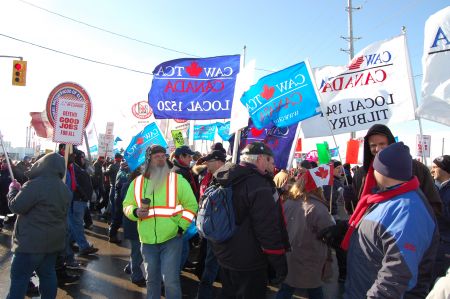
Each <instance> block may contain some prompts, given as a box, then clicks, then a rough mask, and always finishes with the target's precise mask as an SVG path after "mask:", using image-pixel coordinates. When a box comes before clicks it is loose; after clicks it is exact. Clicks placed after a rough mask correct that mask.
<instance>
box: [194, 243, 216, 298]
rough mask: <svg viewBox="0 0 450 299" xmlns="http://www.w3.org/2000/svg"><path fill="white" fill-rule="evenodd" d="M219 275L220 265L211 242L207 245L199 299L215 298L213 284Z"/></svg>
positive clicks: (199, 287)
mask: <svg viewBox="0 0 450 299" xmlns="http://www.w3.org/2000/svg"><path fill="white" fill-rule="evenodd" d="M217 273H219V264H218V263H217V259H216V256H215V255H214V252H213V251H212V246H211V242H210V241H207V243H206V258H205V268H204V269H203V273H202V277H201V279H200V284H199V286H198V294H197V299H209V298H213V283H214V280H216V277H217Z"/></svg>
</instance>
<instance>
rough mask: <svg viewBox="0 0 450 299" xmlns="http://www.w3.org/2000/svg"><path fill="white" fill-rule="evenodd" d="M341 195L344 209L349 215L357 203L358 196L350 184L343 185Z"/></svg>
mask: <svg viewBox="0 0 450 299" xmlns="http://www.w3.org/2000/svg"><path fill="white" fill-rule="evenodd" d="M343 197H344V207H345V211H346V212H347V214H349V215H351V214H353V211H354V210H355V207H356V205H357V204H358V198H357V196H356V194H355V191H354V190H353V187H352V186H344V192H343Z"/></svg>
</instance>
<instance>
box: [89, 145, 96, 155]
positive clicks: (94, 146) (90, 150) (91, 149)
mask: <svg viewBox="0 0 450 299" xmlns="http://www.w3.org/2000/svg"><path fill="white" fill-rule="evenodd" d="M89 152H91V154H92V153H96V152H98V146H97V145H93V146H90V147H89Z"/></svg>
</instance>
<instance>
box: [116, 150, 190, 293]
mask: <svg viewBox="0 0 450 299" xmlns="http://www.w3.org/2000/svg"><path fill="white" fill-rule="evenodd" d="M171 167H172V164H171V163H170V162H169V161H168V160H167V157H166V150H165V148H163V147H162V146H160V145H153V146H151V147H150V148H147V151H146V162H145V169H144V173H143V175H141V176H138V177H137V178H136V179H134V180H133V181H132V182H131V184H130V187H129V188H128V191H127V195H126V196H125V200H124V202H123V211H124V214H125V215H126V216H127V217H128V218H129V219H130V220H133V221H137V222H138V233H139V239H140V241H141V243H142V248H141V251H142V255H143V257H144V265H145V269H146V272H147V277H146V279H147V298H152V299H159V298H161V279H162V280H163V282H164V288H165V298H168V299H172V298H177V299H179V298H181V286H180V259H181V249H182V234H183V232H184V231H185V230H186V229H187V228H188V226H189V225H190V224H191V222H192V220H193V219H194V217H195V213H196V212H197V209H198V205H197V200H196V198H195V196H194V193H193V192H192V189H191V186H190V185H189V183H188V182H187V181H186V180H185V179H184V178H183V176H181V175H179V174H176V173H175V172H170V168H171Z"/></svg>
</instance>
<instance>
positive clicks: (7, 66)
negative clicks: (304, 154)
mask: <svg viewBox="0 0 450 299" xmlns="http://www.w3.org/2000/svg"><path fill="white" fill-rule="evenodd" d="M29 1H30V2H31V0H29ZM32 3H33V4H34V5H36V6H39V7H41V8H44V9H47V10H50V11H52V12H55V13H59V14H61V15H64V16H66V17H70V18H73V19H76V20H78V21H81V22H85V23H87V24H90V25H92V26H97V27H101V28H104V29H107V30H109V31H112V32H115V33H118V34H122V35H126V36H129V37H132V38H135V39H138V40H141V41H145V42H147V43H152V44H155V45H159V46H163V47H166V48H170V49H174V50H177V51H180V52H184V53H187V54H182V53H176V52H174V51H168V50H164V49H161V48H158V47H153V46H150V45H148V44H144V43H140V42H136V41H132V40H129V39H125V38H122V37H118V36H117V35H112V34H109V33H106V32H103V31H99V30H96V29H94V28H92V27H89V26H86V25H83V24H80V23H77V22H73V21H70V20H68V19H65V18H62V17H60V16H57V15H55V14H52V13H49V12H47V11H44V10H42V9H39V8H37V7H34V6H32V5H30V4H27V2H25V1H22V0H3V1H1V2H0V28H1V29H0V34H4V35H8V36H11V37H14V38H18V39H22V40H25V41H28V42H32V43H35V44H38V45H41V46H45V47H48V48H52V49H56V50H59V51H63V52H67V53H71V54H74V55H78V56H82V57H85V58H89V59H93V60H98V61H102V62H106V63H110V64H116V65H120V66H124V67H128V68H131V69H135V70H140V71H144V72H149V73H151V72H152V70H153V69H154V67H155V66H156V65H157V64H159V63H160V62H162V61H166V60H170V59H176V58H181V57H189V56H190V55H188V54H192V55H196V56H201V57H208V56H218V55H227V54H240V53H241V52H242V49H243V47H244V45H245V46H246V47H247V51H246V57H247V59H248V60H249V59H256V67H257V68H258V69H264V70H272V71H276V70H280V69H282V68H285V67H287V66H290V65H292V64H295V63H297V62H299V61H301V60H303V59H305V58H308V59H309V61H310V63H311V66H312V67H319V66H324V65H345V64H347V62H348V55H347V54H346V53H344V52H342V51H340V49H341V48H347V44H346V42H345V41H344V40H342V39H341V38H340V36H347V13H346V11H345V6H346V5H347V1H345V0H339V1H323V0H318V1H276V2H274V1H266V0H263V1H235V0H232V1H220V2H219V1H204V0H202V1H117V0H108V1H107V0H96V1H92V0H91V1H87V0H78V1H66V0H58V1H56V0H34V1H32ZM448 4H449V3H448V1H444V0H433V1H429V0H428V1H427V0H412V1H406V0H404V1H403V0H402V1H388V0H377V1H375V0H362V1H353V6H354V7H358V6H361V7H362V8H361V9H359V10H356V11H354V14H353V24H354V36H355V37H361V39H360V40H358V41H356V42H355V53H357V52H358V51H359V50H361V49H362V48H364V47H365V46H367V45H368V44H370V43H372V42H376V41H379V40H383V39H387V38H390V37H393V36H395V35H398V34H400V32H401V27H402V26H406V28H407V36H408V45H409V52H410V59H411V64H412V68H413V73H414V75H415V76H416V77H415V84H416V88H417V90H418V97H419V101H420V84H421V76H420V75H421V73H422V66H421V57H422V52H423V28H424V24H425V21H426V19H427V18H428V17H429V16H430V15H431V14H433V13H435V12H436V11H438V10H440V9H442V8H444V7H446V6H447V5H448ZM0 45H1V47H0V49H1V50H0V55H18V56H23V57H24V59H25V60H27V61H28V76H27V86H26V87H15V86H11V65H12V62H11V60H10V59H5V58H2V59H0V70H1V71H0V98H1V99H2V107H3V108H4V109H6V111H8V113H6V114H5V110H4V109H2V110H3V112H4V113H2V115H3V116H2V117H1V118H0V130H1V131H2V133H3V135H4V136H5V139H6V140H10V141H12V142H13V145H15V146H23V145H24V144H25V126H26V125H27V124H28V122H29V120H30V118H29V116H28V112H30V111H42V110H44V108H45V103H46V100H47V97H48V94H49V93H50V91H51V90H52V88H53V87H55V86H56V85H58V84H59V83H61V82H64V81H73V82H77V83H79V84H81V85H82V86H83V87H84V88H85V89H86V90H87V91H88V93H89V94H90V97H91V100H92V102H93V111H94V116H93V121H95V123H96V126H97V128H99V130H100V131H103V130H104V127H105V125H106V122H107V121H115V123H116V127H115V130H116V133H117V134H119V135H120V134H122V135H125V134H128V135H131V134H135V132H129V124H128V120H127V119H125V118H124V116H123V115H124V113H123V111H125V110H127V109H129V107H130V106H131V104H133V103H135V102H137V101H141V100H146V97H147V93H148V91H149V88H150V86H151V79H152V78H151V76H149V75H145V74H139V73H134V72H130V71H125V70H120V69H115V68H111V67H108V66H103V65H98V64H93V63H90V62H86V61H82V60H78V59H75V58H72V57H68V56H64V55H61V54H57V53H54V52H51V51H47V50H44V49H40V48H37V47H34V46H31V45H28V44H25V43H21V42H18V41H14V40H12V39H9V38H6V37H4V36H0ZM267 74H269V72H267V71H263V70H258V71H257V72H256V76H257V77H261V76H265V75H267ZM3 103H4V104H3ZM9 112H13V113H9ZM395 129H396V130H398V132H400V134H402V132H413V133H415V131H417V130H418V126H417V122H409V123H406V124H402V125H399V126H398V127H396V128H395ZM424 130H425V133H433V132H437V131H439V132H441V131H443V132H446V133H450V129H449V128H448V127H444V126H441V125H438V124H435V123H432V122H428V121H424ZM448 135H450V134H448Z"/></svg>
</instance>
